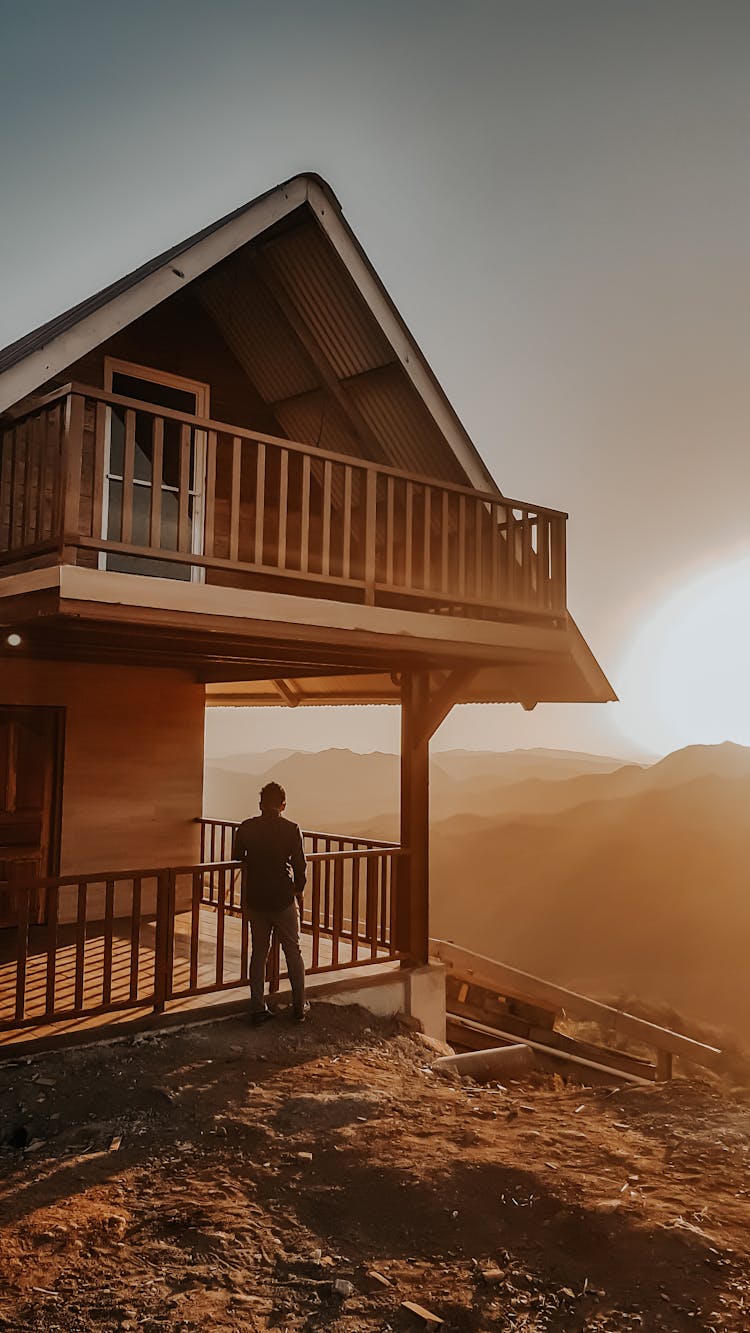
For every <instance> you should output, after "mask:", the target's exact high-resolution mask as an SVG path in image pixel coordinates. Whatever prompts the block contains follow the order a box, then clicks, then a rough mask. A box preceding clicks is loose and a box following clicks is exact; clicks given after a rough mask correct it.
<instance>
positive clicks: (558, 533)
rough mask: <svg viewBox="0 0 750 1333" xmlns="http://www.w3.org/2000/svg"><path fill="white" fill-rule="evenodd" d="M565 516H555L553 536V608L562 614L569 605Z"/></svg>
mask: <svg viewBox="0 0 750 1333" xmlns="http://www.w3.org/2000/svg"><path fill="white" fill-rule="evenodd" d="M565 536H566V534H565V518H564V517H563V516H562V515H561V516H560V517H557V516H556V517H555V519H554V528H553V537H552V609H553V610H554V611H556V612H558V614H560V615H562V614H564V612H565V609H566V605H567V587H566V582H567V572H566V558H567V557H566V550H565Z"/></svg>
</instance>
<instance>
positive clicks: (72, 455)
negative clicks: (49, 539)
mask: <svg viewBox="0 0 750 1333" xmlns="http://www.w3.org/2000/svg"><path fill="white" fill-rule="evenodd" d="M61 462H62V467H61V479H60V487H59V491H58V494H59V497H60V513H59V518H58V520H57V522H58V532H60V534H61V537H62V551H61V558H62V563H63V564H69V565H73V564H75V561H76V554H77V547H78V543H77V539H78V536H79V526H80V521H81V514H80V510H81V468H82V463H83V398H82V397H81V395H80V394H78V393H71V394H69V395H68V397H67V398H66V400H65V418H64V424H63V431H62V447H61Z"/></svg>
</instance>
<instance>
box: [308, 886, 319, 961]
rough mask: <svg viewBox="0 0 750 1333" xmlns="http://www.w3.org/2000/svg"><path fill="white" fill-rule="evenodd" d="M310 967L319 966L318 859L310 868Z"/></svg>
mask: <svg viewBox="0 0 750 1333" xmlns="http://www.w3.org/2000/svg"><path fill="white" fill-rule="evenodd" d="M310 915H311V917H312V968H313V971H315V969H316V968H318V967H319V966H320V861H313V868H312V903H311V905H310Z"/></svg>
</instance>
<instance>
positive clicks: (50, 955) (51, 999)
mask: <svg viewBox="0 0 750 1333" xmlns="http://www.w3.org/2000/svg"><path fill="white" fill-rule="evenodd" d="M59 904H60V886H59V885H58V884H52V885H50V887H49V888H48V889H47V890H46V908H47V910H46V913H45V916H46V925H45V932H46V935H47V977H46V987H45V1000H44V1017H45V1018H46V1019H51V1018H52V1016H53V1014H54V1012H55V984H56V969H57V919H58V916H59V914H60V906H59Z"/></svg>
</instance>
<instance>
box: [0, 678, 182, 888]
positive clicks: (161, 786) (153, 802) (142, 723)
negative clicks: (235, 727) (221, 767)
mask: <svg viewBox="0 0 750 1333" xmlns="http://www.w3.org/2000/svg"><path fill="white" fill-rule="evenodd" d="M0 703H3V704H26V705H31V704H47V705H54V706H58V707H62V708H64V709H65V757H64V777H63V782H64V788H63V812H62V845H61V856H60V873H61V874H62V875H70V874H73V873H77V874H85V873H87V872H88V871H93V870H96V869H97V868H98V867H101V866H106V867H107V868H108V869H111V870H119V869H125V868H127V867H129V866H132V865H134V864H138V865H143V866H159V865H177V864H187V863H191V862H196V861H197V860H198V855H199V851H200V831H199V828H198V826H197V824H196V823H195V814H196V811H198V810H200V808H201V802H202V791H203V718H204V700H203V688H202V686H200V685H196V684H195V683H194V682H193V681H191V680H190V679H189V677H188V676H187V674H184V673H182V672H178V671H167V670H164V671H160V670H155V669H148V668H136V667H110V666H94V665H88V664H87V665H76V664H73V663H64V662H31V661H23V662H21V661H19V662H5V663H3V664H2V665H0Z"/></svg>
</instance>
